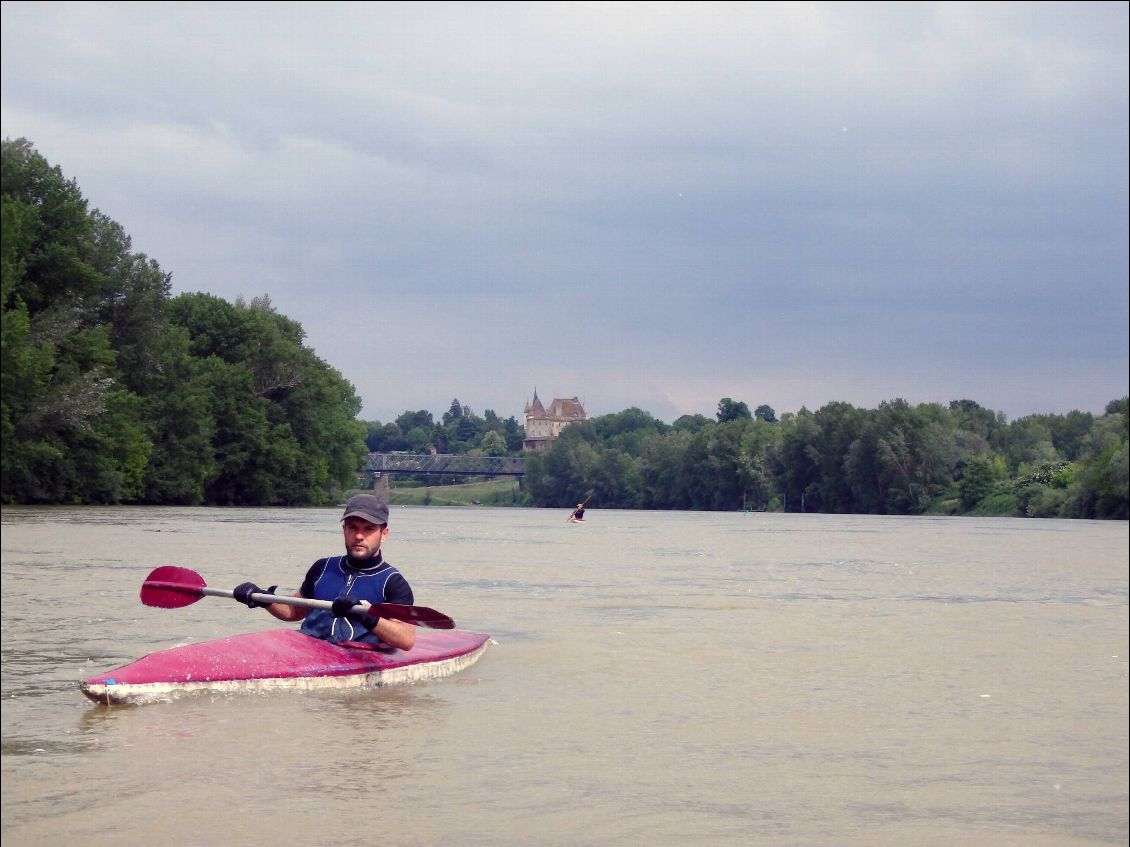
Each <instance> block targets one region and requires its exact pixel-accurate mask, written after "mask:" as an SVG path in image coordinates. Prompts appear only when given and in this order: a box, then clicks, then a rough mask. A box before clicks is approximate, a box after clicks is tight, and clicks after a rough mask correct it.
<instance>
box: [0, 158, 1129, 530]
mask: <svg viewBox="0 0 1130 847" xmlns="http://www.w3.org/2000/svg"><path fill="white" fill-rule="evenodd" d="M2 164H3V170H2V173H3V191H2V199H3V229H2V234H3V250H2V260H3V261H2V271H3V275H2V282H3V290H2V297H0V304H2V307H3V357H2V358H3V373H2V384H3V391H2V392H0V406H2V414H0V434H2V438H0V454H2V455H0V459H2V475H0V503H3V504H5V505H8V504H12V505H14V504H26V505H49V504H65V505H110V504H136V505H171V506H200V505H203V506H221V507H222V506H251V507H264V506H273V507H287V506H327V505H332V504H336V503H340V502H344V500H345V492H346V491H347V490H348V489H350V488H354V487H355V486H358V485H362V486H364V485H365V481H364V480H363V479H359V478H363V476H364V472H363V471H362V470H361V469H362V468H363V467H364V466H365V460H366V456H367V453H371V452H390V451H391V452H411V453H420V454H427V453H433V452H434V453H441V454H456V455H475V456H507V455H509V456H517V455H522V456H524V460H525V462H524V467H525V476H524V477H523V479H522V482H521V485H520V486H519V485H518V483H517V482H516V481H514V480H511V479H499V480H493V481H479V482H461V481H460V484H458V485H436V484H433V483H434V482H440V480H433V479H431V478H424V479H418V480H410V479H395V480H391V482H392V489H391V491H390V499H391V500H392V502H393V503H394V504H404V505H408V504H412V505H428V504H432V505H468V506H474V505H484V506H487V505H490V506H500V505H528V506H536V507H547V508H555V509H557V508H560V509H565V508H572V507H573V506H574V505H575V504H576V503H577V502H578V501H579V500H580V499H581V498H582V497H584V496H585V493H586V492H590V491H591V492H593V493H594V495H595V500H594V506H595V508H598V509H650V510H662V511H719V512H722V511H751V512H753V511H770V512H778V511H781V512H814V513H828V514H884V515H922V514H931V515H1015V516H1018V517H1059V518H1104V519H1121V520H1125V519H1127V518H1128V517H1130V470H1128V452H1127V450H1128V448H1127V445H1128V442H1130V424H1128V420H1130V414H1128V408H1127V406H1128V401H1127V397H1126V396H1125V395H1124V396H1123V397H1121V398H1120V399H1115V400H1112V401H1110V402H1109V403H1108V404H1107V405H1106V407H1105V409H1103V410H1101V411H1099V410H1092V411H1085V412H1084V411H1078V410H1075V411H1071V412H1068V413H1066V414H1038V415H1029V416H1027V417H1024V418H1020V419H1018V420H1015V421H1009V420H1007V419H1006V417H1005V415H1004V414H1003V413H1000V412H995V411H993V410H992V409H990V408H986V407H984V406H982V405H980V404H979V403H978V402H976V401H973V400H969V399H961V400H951V401H950V402H949V403H948V404H943V403H940V402H930V403H918V404H911V403H909V402H907V401H906V400H904V399H901V398H896V399H892V400H890V401H885V402H882V403H880V404H879V406H878V407H877V408H874V409H867V408H859V407H856V406H853V405H852V404H850V403H846V402H841V401H832V402H829V403H827V404H825V405H824V406H822V407H821V408H819V409H816V410H815V411H810V410H808V409H806V408H803V407H802V408H801V409H799V410H798V411H796V412H784V413H782V414H781V415H780V416H778V415H777V413H776V411H775V410H774V409H773V408H772V407H770V406H768V405H760V406H757V407H756V408H754V409H753V411H752V412H751V411H750V407H749V406H748V405H747V404H746V403H745V402H742V401H740V400H734V399H732V398H729V397H723V398H722V399H721V400H720V401H719V403H718V408H717V413H716V415H715V416H714V417H713V418H711V417H707V416H705V415H701V414H694V415H684V416H682V417H680V418H678V419H677V420H675V421H674V422H672V423H666V422H664V421H660V420H658V419H656V418H654V417H653V416H652V415H651V414H650V413H649V412H647V411H644V410H642V409H638V408H631V409H625V410H623V411H622V412H617V413H614V414H606V415H600V416H597V417H594V418H591V419H589V420H585V421H576V422H573V423H571V424H570V425H569V426H567V427H566V428H565V429H564V430H563V431H562V432H561V434H560V435H559V436H558V437H557V438H556V439H554V441H553V442H552V444H551V445H550V446H549V447H548V448H546V449H544V450H538V451H534V452H530V453H523V452H522V444H523V438H524V432H523V428H522V427H521V426H520V424H519V423H518V421H517V420H516V419H515V418H514V417H513V416H511V417H508V418H505V419H504V418H502V417H500V416H499V415H497V414H496V413H495V412H494V411H493V410H490V409H487V410H485V411H484V412H483V413H482V414H481V415H479V414H476V413H475V412H473V411H472V410H471V408H470V407H468V406H464V405H463V404H461V403H460V402H459V401H458V400H457V399H454V400H453V401H452V403H451V406H450V408H449V409H448V410H447V411H446V412H444V413H443V414H442V415H441V416H440V418H439V419H436V418H434V417H433V415H432V413H431V412H429V411H427V410H416V411H406V412H404V414H402V415H400V416H399V417H398V418H397V419H396V420H395V421H391V422H386V423H381V422H380V421H363V420H361V419H360V417H359V416H360V413H361V408H362V404H361V400H360V398H359V397H358V396H357V393H356V390H355V389H354V387H353V385H352V384H350V383H349V382H348V381H347V380H346V379H345V378H344V377H343V376H342V374H341V373H340V372H339V371H337V370H336V369H334V368H333V367H332V366H331V365H330V364H328V363H326V362H324V361H323V360H322V359H321V358H319V357H318V355H317V353H316V352H315V351H314V350H313V349H311V348H310V347H309V346H307V344H306V343H305V337H306V334H305V331H304V330H303V328H302V326H301V325H300V324H299V323H298V322H297V321H295V320H293V319H291V318H288V317H286V316H285V315H282V314H279V313H278V311H276V309H275V308H274V306H273V305H272V304H271V301H270V297H269V296H268V295H266V294H264V295H262V296H259V297H254V298H253V299H251V300H250V301H244V299H243V298H242V297H238V298H236V300H235V302H233V303H229V302H227V301H225V300H223V299H222V298H220V297H216V296H214V295H211V294H207V293H202V292H195V293H184V294H180V295H177V296H172V293H171V274H169V273H167V272H165V271H164V270H162V268H161V266H160V265H159V264H158V263H157V261H156V260H154V259H152V258H150V257H148V256H146V255H144V254H141V253H134V252H132V243H131V239H130V237H129V235H128V234H127V233H126V232H125V230H124V229H123V228H122V226H121V225H120V224H118V223H117V222H115V221H113V220H112V219H110V218H109V217H107V216H106V215H105V214H103V213H102V212H100V211H99V210H98V209H97V208H92V207H91V204H90V203H89V202H88V200H87V199H86V198H85V197H84V196H83V195H82V192H81V191H80V189H79V187H78V185H77V183H76V182H75V181H74V180H73V179H71V180H68V179H66V178H65V177H64V175H63V172H62V170H61V168H59V167H58V166H56V165H51V164H50V163H48V162H47V160H46V159H44V158H43V157H42V156H41V155H40V154H39V153H37V152H36V151H35V149H34V146H33V145H32V143H31V142H30V141H28V140H27V139H23V138H20V139H16V140H14V141H13V140H7V139H5V140H4V142H3V162H2ZM255 284H256V281H255V280H250V281H249V285H252V286H254V285H255ZM879 366H881V363H880V364H877V367H879ZM1123 390H1124V389H1123ZM442 481H444V482H455V480H442Z"/></svg>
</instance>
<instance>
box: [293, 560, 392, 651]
mask: <svg viewBox="0 0 1130 847" xmlns="http://www.w3.org/2000/svg"><path fill="white" fill-rule="evenodd" d="M324 561H325V565H324V567H323V568H322V572H321V574H317V573H315V569H316V568H317V564H315V566H314V568H311V569H310V573H309V574H307V577H306V582H304V583H303V584H302V594H303V595H304V596H307V597H309V598H310V599H313V600H333V599H334V598H335V597H340V596H341V595H342V594H350V595H352V596H354V597H356V598H357V599H358V600H366V601H368V602H369V603H385V602H396V603H405V598H404V597H403V596H402V597H400V598H399V599H391V598H388V597H386V596H385V589H386V586H387V585H388V581H389V579H390V578H392V577H393V576H394V575H399V574H400V571H398V570H397V569H396V568H394V567H393V566H392V565H390V564H388V563H387V562H385V561H384V559H383V558H380V557H379V555H378V557H377V559H376V562H375V563H374V564H373V565H372V566H371V567H367V568H364V569H359V568H353V567H350V566H349V560H348V558H347V557H346V556H334V557H332V558H329V559H325V560H324ZM403 579H404V578H403V576H401V581H403ZM407 585H408V583H407V582H404V586H405V587H407ZM411 604H412V589H411V588H408V595H407V602H406V603H405V605H411ZM365 622H366V619H365V618H362V617H358V618H357V619H356V620H354V619H350V618H335V617H334V615H333V612H332V611H330V610H329V609H311V610H310V611H309V612H307V613H306V617H305V618H304V619H303V621H302V631H303V632H304V633H306V634H307V635H312V636H314V637H315V638H321V639H322V640H323V641H332V642H334V643H335V644H336V643H340V642H342V641H362V642H364V643H366V644H380V643H382V642H381V640H380V638H378V637H377V636H376V635H374V634H373V633H372V632H371V631H370V629H369V628H368V627H366V626H365ZM368 622H369V623H370V624H371V623H372V619H371V618H370V619H368Z"/></svg>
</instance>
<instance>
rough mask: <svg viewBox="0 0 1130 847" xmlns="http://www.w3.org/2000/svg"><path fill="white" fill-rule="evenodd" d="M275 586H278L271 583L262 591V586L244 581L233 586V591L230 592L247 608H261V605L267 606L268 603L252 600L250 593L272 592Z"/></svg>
mask: <svg viewBox="0 0 1130 847" xmlns="http://www.w3.org/2000/svg"><path fill="white" fill-rule="evenodd" d="M277 588H278V586H277V585H272V586H271V587H270V588H268V589H267V590H266V591H264V590H263V589H262V588H260V587H259V586H258V585H256V584H255V583H254V582H244V583H241V584H239V585H237V586H236V587H235V591H233V592H232V596H233V597H234V598H235V599H236V600H238V601H239V602H240V603H243V604H244V605H245V606H247V608H249V609H259V608H262V607H263V606H267V605H270V604H268V603H259V602H258V601H256V600H252V599H251V595H252V594H274V593H275V589H277Z"/></svg>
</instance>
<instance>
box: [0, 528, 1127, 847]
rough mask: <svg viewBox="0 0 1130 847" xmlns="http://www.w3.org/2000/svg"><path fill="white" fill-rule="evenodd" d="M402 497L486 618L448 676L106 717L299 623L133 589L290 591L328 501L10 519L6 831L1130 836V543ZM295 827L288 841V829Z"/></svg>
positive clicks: (939, 840) (468, 619)
mask: <svg viewBox="0 0 1130 847" xmlns="http://www.w3.org/2000/svg"><path fill="white" fill-rule="evenodd" d="M564 517H565V515H564V514H558V513H557V512H552V511H542V510H521V509H462V510H461V509H440V508H414V509H413V508H405V509H399V510H397V511H395V512H394V514H393V519H392V523H391V529H392V534H391V537H390V539H389V542H388V544H387V547H386V554H387V556H388V558H389V559H390V560H391V561H392V562H393V563H395V564H396V565H397V566H398V567H400V568H401V569H402V570H403V571H404V572H405V574H406V575H407V576H408V578H409V579H410V580H411V582H412V584H413V587H414V588H415V590H416V595H417V599H418V600H419V602H421V603H423V604H425V605H428V606H432V607H433V608H437V609H439V610H441V611H443V612H445V613H447V614H450V615H452V616H453V617H454V618H455V619H456V621H458V623H459V625H460V626H461V627H462V628H465V629H472V630H477V631H483V632H490V633H492V635H493V636H494V639H495V642H496V644H495V645H494V646H493V647H492V648H491V649H490V650H489V651H488V652H487V654H486V655H485V656H484V658H483V659H482V660H480V661H479V662H478V663H477V664H476V665H474V666H472V667H471V668H469V669H468V670H466V671H463V672H462V673H461V674H459V675H457V676H455V677H451V678H448V679H445V680H441V681H436V682H432V683H425V684H418V685H412V686H405V687H389V688H380V689H376V690H371V691H357V690H345V691H317V692H306V693H296V692H292V691H280V692H273V693H265V694H264V693H259V694H240V695H223V696H215V695H209V694H201V695H195V696H191V697H185V698H180V699H177V700H174V701H172V702H169V703H163V704H157V705H152V706H144V707H111V708H108V707H105V706H98V705H94V704H91V703H89V702H88V701H86V700H85V698H83V697H82V696H81V694H80V693H79V691H78V687H77V682H78V680H79V679H82V678H84V677H87V676H91V675H93V674H95V673H99V672H102V671H105V670H108V669H111V668H113V667H117V666H119V665H121V664H125V663H127V662H129V661H132V660H133V659H135V658H137V657H139V656H141V655H143V654H145V653H148V652H152V651H153V650H160V649H165V648H168V647H172V646H175V645H178V644H184V643H190V642H194V641H204V640H208V639H212V638H221V637H224V636H227V635H231V634H233V633H236V632H247V631H253V630H261V629H269V628H275V627H277V626H279V625H280V624H279V622H278V621H275V620H274V619H273V618H270V617H269V616H267V615H266V614H264V613H262V612H255V611H251V610H248V609H246V608H244V607H242V606H239V605H238V604H235V603H233V602H231V601H229V600H222V599H217V598H205V599H203V600H201V601H200V602H199V603H196V604H194V605H192V606H191V607H186V608H182V609H175V610H169V609H151V608H146V607H143V606H141V604H140V603H139V601H138V599H137V594H138V590H139V588H140V585H141V582H142V581H143V580H144V578H145V576H146V575H147V574H148V573H149V571H150V570H151V569H152V568H153V567H154V566H156V565H158V564H177V565H180V566H182V567H189V568H192V569H194V570H197V571H199V572H200V573H201V574H202V575H204V577H205V578H206V580H207V581H208V583H209V584H210V585H215V586H219V587H225V588H231V587H234V586H235V585H237V584H238V583H240V582H243V581H245V580H252V581H255V582H259V584H274V583H279V584H280V585H283V586H284V589H285V588H286V587H287V583H290V587H293V586H294V585H297V583H298V582H300V581H301V578H302V575H303V574H304V573H305V571H306V568H307V567H308V566H309V564H310V563H311V562H312V561H313V560H314V559H316V558H318V557H320V556H323V555H326V554H328V553H335V552H337V551H338V549H339V547H340V544H341V541H340V529H339V527H338V524H337V519H338V511H337V510H327V509H299V510H272V509H231V510H223V509H188V508H184V509H181V508H155V509H145V508H107V509H101V508H99V509H87V508H11V509H9V508H5V509H4V511H3V513H2V524H3V530H4V531H3V538H2V542H0V543H2V551H3V561H2V568H0V577H2V580H3V585H2V598H3V615H2V617H0V624H2V631H3V645H2V654H3V705H4V707H3V712H2V720H3V744H2V750H3V758H2V766H3V787H4V790H3V799H2V803H3V834H4V839H5V843H9V839H12V840H11V842H10V843H13V844H20V845H40V844H42V845H53V846H54V845H58V844H69V843H83V844H84V845H111V844H113V845H114V847H135V845H138V846H139V845H145V847H150V845H151V843H153V842H159V843H165V844H227V843H247V844H261V843H266V837H265V835H266V833H265V830H264V827H263V818H262V815H263V810H265V809H266V810H270V826H269V827H268V829H269V830H270V832H271V841H272V843H274V842H279V843H303V842H309V843H328V842H331V841H332V842H334V843H342V844H362V843H365V844H368V843H369V842H370V841H371V840H372V839H371V829H372V827H373V826H376V825H375V824H373V823H372V822H371V820H370V818H371V817H372V816H371V815H369V814H368V812H367V810H368V809H369V808H370V807H371V806H372V804H373V803H377V802H379V809H380V813H379V826H377V829H378V830H379V831H380V832H381V833H382V834H386V837H387V834H388V833H393V834H395V838H396V840H397V841H398V842H399V843H403V844H409V845H412V844H417V845H432V844H436V843H440V842H448V843H452V844H459V845H477V844H482V845H529V844H600V845H638V844H650V845H698V844H702V845H706V844H710V845H716V844H719V843H723V844H735V843H765V844H773V845H806V847H808V845H821V844H826V845H833V844H834V845H848V847H852V845H888V844H956V843H970V844H974V843H975V844H1001V845H1004V844H1016V845H1020V844H1025V845H1030V844H1035V845H1082V844H1119V843H1126V841H1127V836H1128V824H1127V796H1128V791H1127V776H1126V774H1127V764H1128V756H1127V713H1128V709H1127V654H1128V652H1130V650H1128V647H1127V628H1128V625H1127V579H1126V569H1125V562H1126V560H1127V555H1128V549H1130V545H1128V532H1127V525H1126V524H1125V523H1123V524H1105V523H1104V524H1099V523H1090V522H1070V521H1038V522H1037V521H1021V520H1000V519H992V520H978V519H906V518H902V519H899V518H883V517H845V516H819V515H773V514H767V513H758V514H755V515H741V514H720V513H696V514H681V513H643V512H605V511H600V510H597V511H593V512H591V513H590V518H589V520H588V521H587V522H586V524H585V526H584V527H581V528H579V529H578V528H577V527H575V526H572V525H570V524H567V523H565V522H564V520H563V518H564ZM280 832H281V833H283V834H284V837H282V838H281V839H280V837H279V833H280Z"/></svg>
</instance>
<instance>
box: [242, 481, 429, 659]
mask: <svg viewBox="0 0 1130 847" xmlns="http://www.w3.org/2000/svg"><path fill="white" fill-rule="evenodd" d="M341 521H342V531H343V533H344V535H345V555H344V556H330V557H327V558H325V559H319V560H318V561H316V562H315V563H314V564H313V565H312V566H311V567H310V570H309V571H307V572H306V578H305V579H304V580H303V581H302V587H301V588H300V589H298V592H297V593H296V594H295V595H294V596H295V597H305V598H306V599H308V600H329V601H332V602H333V609H307V608H304V607H302V606H287V605H284V604H282V603H267V604H265V603H259V602H257V601H255V600H252V599H251V595H252V594H273V593H274V592H275V588H276V586H272V587H271V588H270V589H269V590H267V591H264V590H263V589H262V588H259V587H258V586H257V585H255V583H252V582H245V583H243V584H242V585H239V586H237V587H236V589H235V591H234V592H233V595H234V597H235V599H236V600H238V601H239V602H240V603H243V604H245V605H247V606H249V607H250V608H252V609H254V608H258V607H260V606H263V607H265V608H266V609H267V611H268V612H270V613H271V614H272V615H274V616H275V617H276V618H278V619H279V620H280V621H302V631H303V632H304V633H306V634H307V635H312V636H314V637H315V638H321V639H323V640H325V641H332V642H335V643H339V642H342V641H360V642H363V643H366V644H389V645H391V646H393V647H399V648H400V649H401V650H411V649H412V646H413V645H414V644H415V643H416V628H415V627H414V626H412V625H411V624H409V623H405V622H404V621H395V620H391V619H390V618H377V617H370V616H368V615H365V616H361V615H354V616H350V615H348V612H349V610H350V609H351V608H353V607H354V606H356V605H357V604H359V603H362V602H364V603H369V604H372V603H400V604H402V605H405V606H411V605H413V600H414V598H413V596H412V587H411V586H410V585H409V584H408V580H406V579H405V578H404V577H403V576H402V575H401V573H400V571H398V570H397V569H396V568H394V567H392V565H390V564H389V563H388V562H386V561H385V560H384V557H383V556H382V555H381V543H382V542H383V541H384V540H385V539H386V538H388V506H387V505H385V504H384V503H382V502H381V501H380V499H378V498H377V497H375V496H374V495H372V494H358V495H356V496H355V497H350V498H349V502H348V503H346V504H345V514H344V515H342V518H341Z"/></svg>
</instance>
